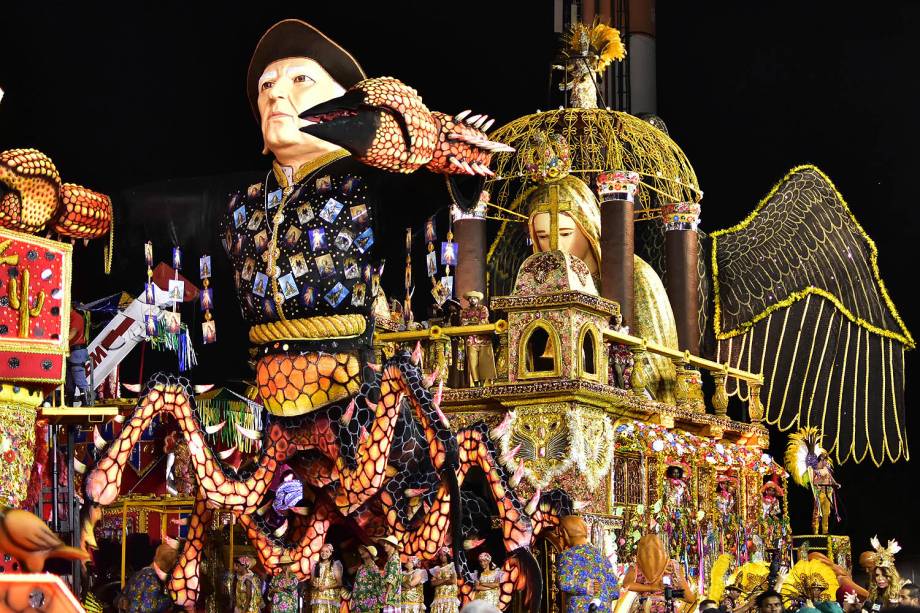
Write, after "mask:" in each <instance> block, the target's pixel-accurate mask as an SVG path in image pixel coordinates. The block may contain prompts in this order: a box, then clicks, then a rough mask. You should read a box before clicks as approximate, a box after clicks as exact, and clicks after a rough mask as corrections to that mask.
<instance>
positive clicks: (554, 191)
mask: <svg viewBox="0 0 920 613" xmlns="http://www.w3.org/2000/svg"><path fill="white" fill-rule="evenodd" d="M547 192H548V197H549V200H547V201H544V202H539V203H537V204H538V205H539V206H540V207H541V208H543V207H544V206H546V205H549V249H550V251H556V250H558V249H559V205H560V204H571V202H570V201H569V200H564V199H563V200H560V199H559V186H558V185H550V186H549V190H547Z"/></svg>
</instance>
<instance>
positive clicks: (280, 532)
mask: <svg viewBox="0 0 920 613" xmlns="http://www.w3.org/2000/svg"><path fill="white" fill-rule="evenodd" d="M287 529H288V521H287V520H284V523H283V524H281V525H280V526H279V527H278V529H277V530H275V531H274V532H272V534H274V535H275V536H277V537H278V538H281V537H282V536H284V533H285V532H287Z"/></svg>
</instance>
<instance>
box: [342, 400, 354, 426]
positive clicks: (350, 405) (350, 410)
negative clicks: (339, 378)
mask: <svg viewBox="0 0 920 613" xmlns="http://www.w3.org/2000/svg"><path fill="white" fill-rule="evenodd" d="M354 414H355V399H354V398H352V399H351V402H349V403H348V408H347V409H345V412H344V413H342V417H341V418H339V423H341V424H342V425H343V426H347V425H348V423H349V422H350V421H351V418H352V416H353V415H354Z"/></svg>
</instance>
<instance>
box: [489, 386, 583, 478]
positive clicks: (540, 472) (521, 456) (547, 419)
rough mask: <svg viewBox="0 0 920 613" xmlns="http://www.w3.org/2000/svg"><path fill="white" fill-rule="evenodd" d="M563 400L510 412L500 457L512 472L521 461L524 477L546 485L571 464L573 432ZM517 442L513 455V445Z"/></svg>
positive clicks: (519, 408) (572, 460)
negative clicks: (570, 428) (515, 451)
mask: <svg viewBox="0 0 920 613" xmlns="http://www.w3.org/2000/svg"><path fill="white" fill-rule="evenodd" d="M567 408H568V407H567V405H566V404H565V403H552V404H541V405H533V406H526V407H518V408H516V409H515V410H514V411H513V412H511V414H510V415H511V418H510V421H511V423H510V425H509V427H508V430H507V433H506V434H505V435H504V436H503V437H502V438H501V441H500V443H501V450H502V456H501V461H502V463H503V464H504V465H505V467H506V468H507V469H508V470H510V471H512V472H514V471H515V470H517V468H518V463H519V462H523V463H524V478H525V479H527V481H528V482H529V483H530V484H531V485H532V486H533V487H536V488H545V487H546V486H547V485H549V483H550V482H551V481H552V480H553V478H554V477H556V476H558V475H561V474H562V473H564V472H565V471H566V470H568V469H569V467H571V466H572V464H573V462H574V458H573V457H572V454H571V452H570V450H571V445H572V442H571V441H572V435H571V431H570V430H569V420H568V419H567V415H566V413H567ZM518 446H519V449H518V450H517V453H516V454H515V455H514V456H513V457H512V456H511V451H512V449H514V448H516V447H518Z"/></svg>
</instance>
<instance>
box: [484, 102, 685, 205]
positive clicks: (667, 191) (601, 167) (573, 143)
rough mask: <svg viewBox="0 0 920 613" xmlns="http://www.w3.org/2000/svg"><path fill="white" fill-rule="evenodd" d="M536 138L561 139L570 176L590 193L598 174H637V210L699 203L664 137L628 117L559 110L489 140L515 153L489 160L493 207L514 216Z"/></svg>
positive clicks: (678, 155) (679, 157)
mask: <svg viewBox="0 0 920 613" xmlns="http://www.w3.org/2000/svg"><path fill="white" fill-rule="evenodd" d="M539 134H542V135H547V136H548V135H552V134H560V135H562V137H563V138H564V140H565V142H566V143H567V144H568V146H569V151H570V154H571V166H572V169H571V174H574V175H576V176H577V177H579V178H580V179H582V180H583V181H584V182H585V183H587V184H588V185H589V186H590V187H591V188H592V189H593V188H594V179H595V177H596V176H597V173H599V172H603V171H605V170H631V171H633V172H637V173H639V178H640V180H641V182H642V188H640V190H639V197H638V198H637V201H636V208H638V209H646V208H656V207H658V206H659V202H660V203H665V202H698V201H699V200H700V199H701V198H702V192H700V191H699V184H698V183H697V180H696V173H695V172H694V171H693V167H692V166H691V165H690V162H689V161H688V160H687V156H686V155H684V152H683V151H682V150H681V148H680V147H678V146H677V143H675V142H674V141H673V140H671V137H670V136H668V135H667V134H666V133H665V132H663V131H661V130H659V129H658V128H656V127H654V126H653V125H652V124H651V123H649V122H647V121H645V120H644V119H640V118H638V117H635V116H633V115H630V114H629V113H623V112H620V111H608V110H605V109H578V108H565V109H558V110H555V111H545V112H542V113H534V114H533V115H526V116H524V117H520V118H518V119H515V120H514V121H512V122H510V123H508V124H506V125H504V126H502V127H500V128H498V129H497V130H495V131H494V132H492V133H491V134H489V138H491V139H492V140H497V141H499V142H502V143H506V144H508V145H510V146H512V147H514V148H515V149H516V151H515V152H514V153H500V154H498V155H496V156H495V164H496V167H495V174H496V177H495V178H494V179H492V180H490V181H489V182H488V183H487V184H486V189H488V190H489V191H490V193H491V195H492V201H493V202H494V203H495V204H498V205H499V206H502V207H506V208H510V209H511V210H515V211H516V210H518V207H519V206H520V203H519V202H518V200H520V197H521V195H522V194H523V193H525V192H526V191H527V189H528V188H529V187H532V186H533V182H532V181H531V180H529V175H530V172H529V170H528V168H527V159H526V158H527V156H526V152H527V151H528V148H529V144H530V143H531V142H533V140H534V138H535V137H536V136H537V135H539ZM652 196H656V197H657V198H653V197H652Z"/></svg>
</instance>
